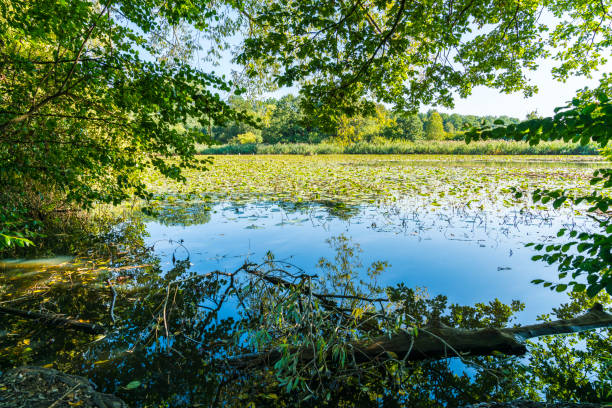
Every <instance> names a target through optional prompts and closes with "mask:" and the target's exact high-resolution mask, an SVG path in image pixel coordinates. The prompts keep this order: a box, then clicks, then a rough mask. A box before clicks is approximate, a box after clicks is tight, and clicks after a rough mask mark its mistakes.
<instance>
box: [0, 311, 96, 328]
mask: <svg viewBox="0 0 612 408" xmlns="http://www.w3.org/2000/svg"><path fill="white" fill-rule="evenodd" d="M0 313H5V314H9V315H14V316H20V317H25V318H26V319H34V320H38V321H39V322H40V323H42V324H44V325H46V326H53V327H62V328H66V329H73V330H77V331H82V332H85V333H89V334H101V333H104V332H105V330H104V327H102V326H100V325H98V324H91V323H84V322H79V321H76V320H72V319H67V318H65V317H60V316H56V315H52V314H46V313H40V312H30V311H25V310H19V309H13V308H10V307H4V306H0Z"/></svg>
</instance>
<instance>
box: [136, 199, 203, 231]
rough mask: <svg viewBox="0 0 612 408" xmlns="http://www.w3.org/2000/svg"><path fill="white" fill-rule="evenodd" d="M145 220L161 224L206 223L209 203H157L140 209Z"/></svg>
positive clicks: (184, 224) (186, 224) (188, 224)
mask: <svg viewBox="0 0 612 408" xmlns="http://www.w3.org/2000/svg"><path fill="white" fill-rule="evenodd" d="M141 213H142V214H143V215H144V217H143V218H144V220H145V221H157V222H159V223H160V224H162V225H166V226H174V225H180V226H184V227H188V226H190V225H200V224H206V223H208V222H209V221H210V217H211V216H210V203H205V202H180V203H173V204H157V205H154V206H153V205H152V206H146V207H143V208H142V209H141Z"/></svg>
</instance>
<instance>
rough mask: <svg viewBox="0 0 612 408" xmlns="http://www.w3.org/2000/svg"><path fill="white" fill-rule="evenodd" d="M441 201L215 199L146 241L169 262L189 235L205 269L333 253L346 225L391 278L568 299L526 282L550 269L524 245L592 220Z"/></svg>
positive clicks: (536, 304)
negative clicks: (333, 241)
mask: <svg viewBox="0 0 612 408" xmlns="http://www.w3.org/2000/svg"><path fill="white" fill-rule="evenodd" d="M438 201H439V202H441V204H440V205H435V202H436V201H435V200H433V199H431V198H427V199H426V200H424V199H423V198H418V199H415V198H411V199H402V200H397V201H395V202H388V203H381V204H379V205H362V206H347V205H344V204H342V205H339V204H338V203H331V202H325V203H300V204H295V203H286V202H254V203H240V204H233V203H232V202H221V203H217V204H212V203H209V204H208V206H207V208H206V209H205V210H204V211H205V212H206V214H207V215H206V217H205V218H206V220H207V222H206V224H195V225H194V224H191V220H192V218H191V217H190V218H188V220H187V221H188V222H187V224H184V225H181V224H180V222H178V221H177V222H175V223H174V225H167V224H165V223H164V222H163V221H162V222H158V221H155V220H153V221H148V222H147V231H148V232H149V234H150V237H149V238H147V242H148V243H150V244H152V243H156V244H155V250H156V252H157V253H158V254H159V255H160V257H161V266H162V267H163V268H169V267H171V265H172V257H173V254H174V251H175V248H174V246H173V245H172V244H171V243H170V242H169V241H174V242H175V241H178V240H183V241H182V242H183V245H185V247H187V248H188V249H189V252H190V253H191V262H192V263H193V264H194V265H195V266H196V267H197V268H198V269H201V270H210V269H215V268H220V269H224V270H231V269H235V268H237V267H238V266H239V265H240V264H241V263H242V262H244V260H245V259H261V258H262V257H264V256H265V254H266V253H267V252H268V251H270V250H272V251H273V252H274V253H275V255H276V256H277V257H278V258H279V259H286V260H290V261H291V262H292V263H294V264H296V265H300V266H301V267H303V268H305V269H309V268H312V267H313V266H314V265H315V264H316V263H317V261H318V260H319V258H320V257H321V256H330V255H331V252H330V249H329V247H328V246H327V245H326V240H328V239H330V238H331V237H333V236H338V235H340V234H345V235H347V236H349V237H351V238H352V239H353V240H354V241H355V242H357V243H359V244H360V245H361V246H362V248H363V249H364V259H365V260H366V261H367V262H373V261H376V260H384V261H388V262H389V263H390V265H391V266H390V268H388V270H387V271H386V272H385V274H384V275H383V276H381V278H380V279H381V282H382V283H383V284H385V285H395V284H397V283H404V284H406V285H408V286H424V287H427V288H428V289H429V290H430V292H431V293H442V294H445V295H447V296H449V298H450V299H451V300H452V301H455V302H459V303H466V304H471V303H475V302H482V301H485V300H487V299H490V298H493V297H500V299H501V300H503V301H504V302H510V301H511V300H512V299H521V300H529V302H528V304H527V308H526V310H525V311H523V312H521V314H520V319H521V321H533V319H535V318H536V317H537V315H539V314H541V313H545V312H547V311H548V310H550V308H551V307H553V306H555V305H557V304H559V303H560V302H562V301H564V300H565V295H563V294H558V293H553V292H549V291H546V290H542V289H541V288H538V287H536V286H534V285H532V284H531V283H530V281H531V280H533V279H536V278H541V277H547V276H550V275H551V274H552V273H553V272H554V270H553V269H551V268H549V267H547V265H546V264H542V263H535V262H532V261H531V260H530V258H531V256H532V255H533V252H532V251H531V250H530V249H528V248H525V247H524V244H525V243H527V242H532V241H537V242H546V241H547V240H549V239H552V238H553V237H554V236H555V235H556V232H557V231H558V230H559V229H560V228H562V227H564V228H568V229H575V230H579V231H580V230H588V229H590V228H592V227H593V222H592V220H590V219H588V218H587V217H583V216H582V215H580V214H579V213H577V212H576V211H575V210H573V209H569V208H566V209H560V210H556V211H551V210H548V209H547V210H538V209H535V208H533V207H530V206H524V207H523V208H520V207H519V208H518V209H517V208H516V207H514V206H510V205H505V204H504V203H503V202H502V203H501V204H500V203H491V202H489V203H487V205H484V204H483V203H482V202H476V203H472V204H470V203H468V204H461V205H460V204H453V203H449V202H442V201H441V200H439V199H438ZM432 202H433V203H434V204H432Z"/></svg>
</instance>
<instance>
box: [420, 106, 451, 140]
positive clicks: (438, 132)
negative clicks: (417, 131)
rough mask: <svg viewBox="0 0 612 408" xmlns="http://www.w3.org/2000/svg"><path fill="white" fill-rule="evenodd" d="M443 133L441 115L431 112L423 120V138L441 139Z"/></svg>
mask: <svg viewBox="0 0 612 408" xmlns="http://www.w3.org/2000/svg"><path fill="white" fill-rule="evenodd" d="M445 135H446V132H445V131H444V124H443V123H442V117H441V116H440V114H439V113H438V112H432V113H431V114H430V115H429V118H428V119H427V122H425V138H426V139H427V140H442V139H444V137H445Z"/></svg>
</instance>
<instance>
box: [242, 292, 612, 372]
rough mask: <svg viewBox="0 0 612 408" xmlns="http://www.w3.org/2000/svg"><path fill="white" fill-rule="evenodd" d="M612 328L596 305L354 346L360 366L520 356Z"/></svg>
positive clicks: (307, 355)
mask: <svg viewBox="0 0 612 408" xmlns="http://www.w3.org/2000/svg"><path fill="white" fill-rule="evenodd" d="M606 327H612V314H610V313H607V312H606V311H604V309H603V306H602V305H601V304H599V303H596V304H595V305H594V306H593V307H592V308H591V309H590V310H589V311H588V312H586V313H585V314H583V315H581V316H578V317H576V318H573V319H568V320H556V321H552V322H546V323H539V324H533V325H528V326H522V327H509V328H503V329H496V328H486V329H476V330H466V329H455V328H452V327H447V326H444V325H439V326H438V327H431V326H428V327H423V328H420V329H418V334H417V335H416V336H414V335H413V333H412V332H402V333H396V334H393V335H391V336H389V335H384V336H380V337H377V338H374V339H372V340H369V341H361V342H355V343H353V344H352V346H353V347H352V348H353V350H354V358H355V361H356V362H357V363H363V362H367V361H372V360H384V359H398V360H404V361H418V360H427V359H444V358H448V357H457V356H465V357H469V356H486V355H493V354H496V353H503V354H506V355H512V356H520V355H523V354H525V353H526V352H527V347H526V346H525V343H524V341H525V340H526V339H530V338H534V337H540V336H547V335H552V334H567V333H577V332H581V331H585V330H591V329H597V328H606ZM281 357H282V354H281V353H280V352H279V351H276V350H274V351H270V352H263V353H253V354H248V355H241V356H237V357H235V358H234V359H232V360H231V361H230V363H231V364H232V365H233V366H235V367H241V368H246V367H255V366H262V365H271V364H274V363H275V362H276V361H278V360H279V359H280V358H281ZM313 357H314V353H313V350H311V349H308V350H304V351H302V352H301V353H300V354H299V358H300V360H302V361H304V362H307V361H310V360H312V359H313Z"/></svg>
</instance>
